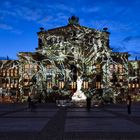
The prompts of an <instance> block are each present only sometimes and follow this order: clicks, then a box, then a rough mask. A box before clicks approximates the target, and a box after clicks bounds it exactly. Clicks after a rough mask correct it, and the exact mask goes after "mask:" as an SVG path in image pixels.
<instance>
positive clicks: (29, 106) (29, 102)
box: [27, 96, 33, 111]
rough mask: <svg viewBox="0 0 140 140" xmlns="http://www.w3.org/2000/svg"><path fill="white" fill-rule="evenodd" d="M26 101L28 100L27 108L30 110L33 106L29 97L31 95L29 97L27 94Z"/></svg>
mask: <svg viewBox="0 0 140 140" xmlns="http://www.w3.org/2000/svg"><path fill="white" fill-rule="evenodd" d="M27 101H28V108H30V109H31V111H32V108H33V102H32V99H31V97H30V96H28V99H27Z"/></svg>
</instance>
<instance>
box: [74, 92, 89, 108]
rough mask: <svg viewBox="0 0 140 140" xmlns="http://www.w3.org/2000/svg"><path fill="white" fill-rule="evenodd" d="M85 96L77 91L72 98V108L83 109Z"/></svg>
mask: <svg viewBox="0 0 140 140" xmlns="http://www.w3.org/2000/svg"><path fill="white" fill-rule="evenodd" d="M86 98H87V97H86V95H85V94H84V93H83V92H82V91H79V90H77V91H76V92H75V93H74V94H73V96H72V103H73V106H76V107H85V106H86Z"/></svg>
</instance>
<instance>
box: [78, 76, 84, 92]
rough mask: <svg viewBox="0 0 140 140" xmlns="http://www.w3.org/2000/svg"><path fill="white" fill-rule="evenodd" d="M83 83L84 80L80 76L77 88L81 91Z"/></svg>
mask: <svg viewBox="0 0 140 140" xmlns="http://www.w3.org/2000/svg"><path fill="white" fill-rule="evenodd" d="M82 83H83V80H82V79H81V78H80V76H78V78H77V90H78V91H80V90H81V88H82Z"/></svg>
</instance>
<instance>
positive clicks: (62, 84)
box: [59, 81, 64, 89]
mask: <svg viewBox="0 0 140 140" xmlns="http://www.w3.org/2000/svg"><path fill="white" fill-rule="evenodd" d="M63 87H64V82H63V81H60V82H59V88H60V89H62V88H63Z"/></svg>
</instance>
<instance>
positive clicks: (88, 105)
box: [86, 96, 91, 111]
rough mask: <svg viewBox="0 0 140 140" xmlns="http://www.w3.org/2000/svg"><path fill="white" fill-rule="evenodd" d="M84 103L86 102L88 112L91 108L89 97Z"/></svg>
mask: <svg viewBox="0 0 140 140" xmlns="http://www.w3.org/2000/svg"><path fill="white" fill-rule="evenodd" d="M86 101H87V110H88V111H90V108H91V97H89V96H88V97H87V99H86Z"/></svg>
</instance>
